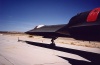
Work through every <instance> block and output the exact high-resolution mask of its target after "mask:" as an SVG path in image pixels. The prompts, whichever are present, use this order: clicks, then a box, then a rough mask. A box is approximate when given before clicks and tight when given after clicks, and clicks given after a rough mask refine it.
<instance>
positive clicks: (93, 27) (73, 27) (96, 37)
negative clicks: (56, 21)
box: [25, 8, 100, 44]
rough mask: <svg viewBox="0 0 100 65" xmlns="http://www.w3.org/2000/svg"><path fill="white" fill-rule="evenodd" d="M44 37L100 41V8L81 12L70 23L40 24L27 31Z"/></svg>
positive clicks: (52, 40)
mask: <svg viewBox="0 0 100 65" xmlns="http://www.w3.org/2000/svg"><path fill="white" fill-rule="evenodd" d="M25 33H27V34H30V35H39V36H43V37H44V38H52V39H51V42H52V43H53V44H54V40H55V39H56V38H57V37H72V38H75V39H78V40H87V41H100V8H95V9H93V10H90V11H86V12H82V13H79V14H77V15H75V16H73V17H72V18H71V19H70V21H69V23H68V24H61V25H39V26H36V27H35V28H34V29H32V30H29V31H27V32H25Z"/></svg>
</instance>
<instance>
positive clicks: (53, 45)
mask: <svg viewBox="0 0 100 65" xmlns="http://www.w3.org/2000/svg"><path fill="white" fill-rule="evenodd" d="M55 39H57V38H56V37H53V38H52V39H51V42H52V43H51V44H50V46H51V47H55V46H56V45H55V42H54V40H55Z"/></svg>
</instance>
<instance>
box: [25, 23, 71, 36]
mask: <svg viewBox="0 0 100 65" xmlns="http://www.w3.org/2000/svg"><path fill="white" fill-rule="evenodd" d="M25 33H27V34H31V35H40V36H44V37H46V38H53V37H64V36H70V34H69V33H68V29H67V24H60V25H39V26H36V27H35V28H34V29H32V30H29V31H27V32H25Z"/></svg>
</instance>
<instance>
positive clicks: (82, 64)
mask: <svg viewBox="0 0 100 65" xmlns="http://www.w3.org/2000/svg"><path fill="white" fill-rule="evenodd" d="M50 43H51V39H45V38H42V37H41V36H32V37H30V36H28V35H3V34H0V65H100V42H96V41H90V42H89V41H83V40H81V41H79V40H75V39H72V38H58V39H56V40H55V43H56V46H55V47H52V46H50Z"/></svg>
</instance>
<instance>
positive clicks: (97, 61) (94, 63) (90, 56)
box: [24, 41, 100, 65]
mask: <svg viewBox="0 0 100 65" xmlns="http://www.w3.org/2000/svg"><path fill="white" fill-rule="evenodd" d="M24 42H26V43H28V44H31V45H35V46H39V47H44V48H48V49H53V50H57V51H62V52H67V53H72V54H76V55H79V56H81V57H83V58H85V59H87V60H89V61H91V62H86V61H81V60H75V59H70V58H67V57H63V56H58V57H60V58H62V59H64V60H67V61H69V63H71V64H72V65H100V54H97V53H92V52H86V51H81V50H75V49H70V48H64V47H58V46H52V45H50V44H45V43H39V42H31V41H24Z"/></svg>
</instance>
